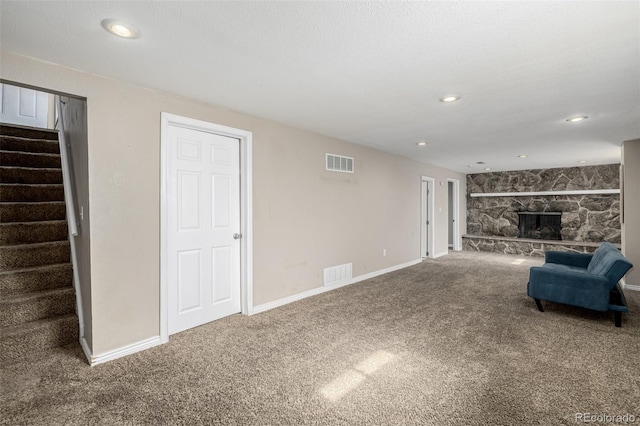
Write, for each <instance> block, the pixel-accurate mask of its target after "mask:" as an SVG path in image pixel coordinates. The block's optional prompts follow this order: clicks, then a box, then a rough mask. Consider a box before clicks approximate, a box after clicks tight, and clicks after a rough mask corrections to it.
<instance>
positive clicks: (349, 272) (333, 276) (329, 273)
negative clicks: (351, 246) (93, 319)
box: [324, 263, 353, 286]
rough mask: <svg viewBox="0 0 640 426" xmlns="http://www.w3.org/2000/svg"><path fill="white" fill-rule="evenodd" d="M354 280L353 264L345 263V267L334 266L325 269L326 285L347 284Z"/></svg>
mask: <svg viewBox="0 0 640 426" xmlns="http://www.w3.org/2000/svg"><path fill="white" fill-rule="evenodd" d="M351 278H353V264H352V263H345V264H344V265H338V266H332V267H330V268H325V269H324V285H325V286H330V285H336V284H341V283H343V282H346V281H347V280H350V279H351Z"/></svg>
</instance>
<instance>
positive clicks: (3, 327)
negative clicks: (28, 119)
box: [0, 125, 78, 364]
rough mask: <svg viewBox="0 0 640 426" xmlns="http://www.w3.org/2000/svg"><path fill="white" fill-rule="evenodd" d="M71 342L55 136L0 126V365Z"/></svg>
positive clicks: (74, 330) (74, 336)
mask: <svg viewBox="0 0 640 426" xmlns="http://www.w3.org/2000/svg"><path fill="white" fill-rule="evenodd" d="M77 340H78V318H77V316H76V313H75V295H74V290H73V270H72V266H71V263H70V248H69V239H68V233H67V221H66V211H65V204H64V191H63V186H62V170H61V168H60V149H59V146H58V134H57V132H54V131H48V130H36V129H28V128H22V127H13V126H8V125H0V363H2V364H5V363H10V362H13V361H17V360H19V359H22V358H24V357H29V356H32V355H36V354H38V353H40V352H42V351H43V350H45V349H48V348H52V347H56V346H62V345H65V344H67V343H71V342H75V341H77Z"/></svg>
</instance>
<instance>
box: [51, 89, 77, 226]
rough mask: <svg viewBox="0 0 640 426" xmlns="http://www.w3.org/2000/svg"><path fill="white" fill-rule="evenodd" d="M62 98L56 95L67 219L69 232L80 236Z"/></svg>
mask: <svg viewBox="0 0 640 426" xmlns="http://www.w3.org/2000/svg"><path fill="white" fill-rule="evenodd" d="M62 104H63V102H62V98H61V97H60V96H56V115H57V117H58V119H57V125H58V126H57V127H58V140H59V141H60V163H61V164H62V182H63V184H64V198H65V201H66V203H65V205H66V206H67V221H68V223H69V233H70V234H71V235H73V236H74V237H77V236H78V219H77V215H76V203H75V200H74V198H73V196H74V194H73V188H72V186H71V182H72V181H73V175H72V173H71V167H70V165H69V146H68V145H67V137H66V135H65V131H64V116H63V115H62Z"/></svg>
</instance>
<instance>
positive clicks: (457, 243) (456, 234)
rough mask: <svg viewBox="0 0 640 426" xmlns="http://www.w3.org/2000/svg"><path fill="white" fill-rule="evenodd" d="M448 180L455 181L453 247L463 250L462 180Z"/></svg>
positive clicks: (448, 180)
mask: <svg viewBox="0 0 640 426" xmlns="http://www.w3.org/2000/svg"><path fill="white" fill-rule="evenodd" d="M447 182H451V183H453V194H452V196H453V215H452V216H453V221H454V222H453V249H454V250H456V251H460V250H462V238H460V181H459V180H458V179H454V178H448V179H447ZM447 187H448V185H447Z"/></svg>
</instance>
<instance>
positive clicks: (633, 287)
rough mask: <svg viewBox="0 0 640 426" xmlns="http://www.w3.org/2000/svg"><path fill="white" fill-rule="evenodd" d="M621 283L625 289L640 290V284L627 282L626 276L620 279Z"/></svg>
mask: <svg viewBox="0 0 640 426" xmlns="http://www.w3.org/2000/svg"><path fill="white" fill-rule="evenodd" d="M620 284H621V287H622V289H623V290H630V291H640V285H633V284H627V282H626V281H625V279H624V278H623V279H621V280H620Z"/></svg>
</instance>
